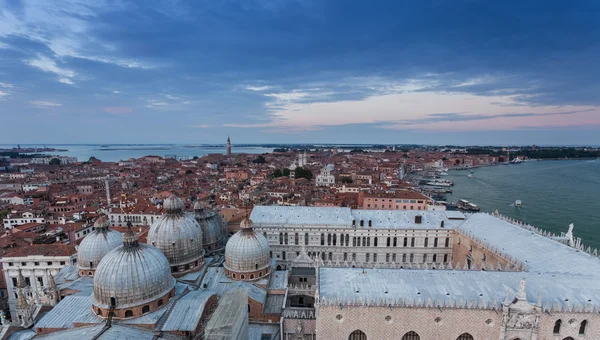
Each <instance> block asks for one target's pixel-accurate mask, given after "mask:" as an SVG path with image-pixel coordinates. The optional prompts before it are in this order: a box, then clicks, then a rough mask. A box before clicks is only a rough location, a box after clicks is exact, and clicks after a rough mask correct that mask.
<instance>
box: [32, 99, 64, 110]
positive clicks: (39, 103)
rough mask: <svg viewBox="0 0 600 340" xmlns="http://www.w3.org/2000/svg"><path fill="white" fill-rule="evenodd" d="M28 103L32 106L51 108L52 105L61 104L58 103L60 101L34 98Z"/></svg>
mask: <svg viewBox="0 0 600 340" xmlns="http://www.w3.org/2000/svg"><path fill="white" fill-rule="evenodd" d="M30 103H31V104H32V105H33V106H35V107H37V108H40V109H49V108H53V107H59V106H62V104H60V103H57V102H53V101H49V100H34V101H32V102H30Z"/></svg>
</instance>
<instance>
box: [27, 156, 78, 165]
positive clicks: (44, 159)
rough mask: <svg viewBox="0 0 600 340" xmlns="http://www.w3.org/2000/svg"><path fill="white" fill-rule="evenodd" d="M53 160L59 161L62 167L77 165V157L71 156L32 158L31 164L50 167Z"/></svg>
mask: <svg viewBox="0 0 600 340" xmlns="http://www.w3.org/2000/svg"><path fill="white" fill-rule="evenodd" d="M53 159H58V160H59V161H60V164H61V165H65V164H74V163H77V157H70V156H48V157H34V158H31V160H30V161H29V164H44V165H49V164H50V162H51V161H52V160H53Z"/></svg>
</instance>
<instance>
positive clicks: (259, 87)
mask: <svg viewBox="0 0 600 340" xmlns="http://www.w3.org/2000/svg"><path fill="white" fill-rule="evenodd" d="M272 88H273V86H269V85H264V86H251V85H247V86H246V90H250V91H259V92H260V91H266V90H270V89H272Z"/></svg>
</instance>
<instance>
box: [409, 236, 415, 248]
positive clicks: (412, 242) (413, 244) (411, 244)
mask: <svg viewBox="0 0 600 340" xmlns="http://www.w3.org/2000/svg"><path fill="white" fill-rule="evenodd" d="M410 246H411V247H414V246H415V238H414V237H411V238H410Z"/></svg>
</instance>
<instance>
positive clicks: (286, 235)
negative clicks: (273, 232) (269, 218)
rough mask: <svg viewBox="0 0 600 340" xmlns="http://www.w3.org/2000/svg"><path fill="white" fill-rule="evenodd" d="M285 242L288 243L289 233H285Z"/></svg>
mask: <svg viewBox="0 0 600 340" xmlns="http://www.w3.org/2000/svg"><path fill="white" fill-rule="evenodd" d="M283 243H285V244H288V233H285V234H283Z"/></svg>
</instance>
